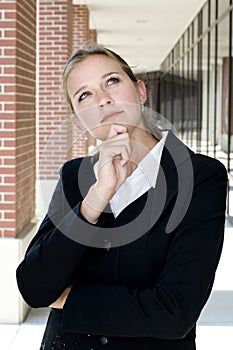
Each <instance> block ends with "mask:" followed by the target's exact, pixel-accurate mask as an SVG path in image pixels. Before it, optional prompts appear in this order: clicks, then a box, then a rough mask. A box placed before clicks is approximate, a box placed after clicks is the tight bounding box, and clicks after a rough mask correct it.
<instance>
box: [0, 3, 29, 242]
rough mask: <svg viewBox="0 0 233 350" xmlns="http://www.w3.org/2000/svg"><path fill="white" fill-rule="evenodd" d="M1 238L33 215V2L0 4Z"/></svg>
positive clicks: (25, 223)
mask: <svg viewBox="0 0 233 350" xmlns="http://www.w3.org/2000/svg"><path fill="white" fill-rule="evenodd" d="M0 20H1V26H0V74H1V79H0V120H1V121H0V136H1V138H0V139H1V141H0V166H1V168H0V193H1V194H0V236H1V237H15V236H16V235H17V234H18V233H19V232H20V231H22V229H23V228H24V227H25V226H26V225H27V224H28V223H29V222H30V221H31V219H32V218H33V217H34V214H35V138H36V137H35V86H36V83H35V71H36V69H35V59H36V0H28V1H16V0H15V1H1V3H0Z"/></svg>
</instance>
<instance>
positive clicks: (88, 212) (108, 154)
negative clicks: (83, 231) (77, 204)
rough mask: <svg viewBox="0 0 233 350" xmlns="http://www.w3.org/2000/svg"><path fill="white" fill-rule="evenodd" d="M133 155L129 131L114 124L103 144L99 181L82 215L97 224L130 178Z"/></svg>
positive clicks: (89, 196)
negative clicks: (122, 185)
mask: <svg viewBox="0 0 233 350" xmlns="http://www.w3.org/2000/svg"><path fill="white" fill-rule="evenodd" d="M130 155H131V147H130V138H129V134H128V130H127V128H126V127H125V126H123V125H118V124H113V125H111V127H110V130H109V134H108V138H107V139H106V140H105V141H104V142H103V143H102V145H101V149H100V156H99V169H98V181H97V183H96V184H95V185H93V186H92V187H91V188H90V189H89V191H88V193H87V195H86V197H85V198H84V200H83V202H82V204H81V208H80V210H81V213H82V215H83V216H84V217H85V218H86V219H87V221H89V222H91V223H95V222H96V221H97V220H98V218H99V216H100V214H101V213H102V211H103V210H104V208H105V207H106V205H107V204H108V202H109V201H110V199H111V198H112V197H113V196H114V194H115V193H116V191H117V189H118V188H119V187H120V186H121V184H122V183H123V182H124V181H125V180H126V178H127V176H128V165H127V161H128V160H129V158H130Z"/></svg>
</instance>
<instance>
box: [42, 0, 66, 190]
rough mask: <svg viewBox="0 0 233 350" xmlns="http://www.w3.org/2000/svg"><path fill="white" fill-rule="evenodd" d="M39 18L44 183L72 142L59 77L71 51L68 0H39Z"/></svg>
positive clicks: (55, 174)
mask: <svg viewBox="0 0 233 350" xmlns="http://www.w3.org/2000/svg"><path fill="white" fill-rule="evenodd" d="M39 18H40V19H39V21H40V23H39V28H40V33H39V177H40V180H43V181H45V182H46V181H47V184H48V183H49V181H50V180H51V181H54V180H55V179H57V177H58V174H59V172H58V170H59V168H60V167H61V165H62V164H63V163H64V161H65V160H66V159H67V158H69V157H70V151H69V147H70V146H69V143H72V142H71V138H72V137H71V124H70V123H69V120H68V118H67V117H68V111H67V107H66V103H65V101H64V97H63V93H62V80H61V76H62V71H63V68H64V65H65V63H66V61H67V59H68V58H69V56H70V54H71V51H72V0H50V1H47V0H40V1H39Z"/></svg>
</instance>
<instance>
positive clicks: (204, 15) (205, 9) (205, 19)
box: [202, 1, 209, 33]
mask: <svg viewBox="0 0 233 350" xmlns="http://www.w3.org/2000/svg"><path fill="white" fill-rule="evenodd" d="M208 11H209V3H208V1H207V2H206V3H205V5H204V7H203V10H202V18H203V20H202V21H203V28H202V32H203V33H205V32H206V31H207V29H208V28H209V16H208V15H209V13H208Z"/></svg>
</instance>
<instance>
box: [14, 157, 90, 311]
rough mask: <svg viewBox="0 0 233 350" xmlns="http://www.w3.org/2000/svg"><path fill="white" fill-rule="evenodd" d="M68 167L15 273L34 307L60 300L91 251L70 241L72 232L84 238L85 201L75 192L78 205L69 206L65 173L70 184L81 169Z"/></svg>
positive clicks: (23, 292)
mask: <svg viewBox="0 0 233 350" xmlns="http://www.w3.org/2000/svg"><path fill="white" fill-rule="evenodd" d="M80 162H81V160H80ZM72 164H73V163H72ZM75 164H77V162H76V163H75ZM66 167H67V164H65V165H64V167H63V168H62V171H61V177H60V179H59V181H58V184H57V186H56V189H55V191H54V194H53V197H52V200H51V203H50V205H49V209H48V213H47V215H46V216H45V218H44V220H43V222H42V224H41V225H40V228H39V230H38V232H37V234H36V236H35V237H34V238H33V240H32V241H31V243H30V244H29V247H28V249H27V251H26V254H25V257H24V259H23V261H22V262H21V264H20V265H19V266H18V268H17V272H16V276H17V282H18V287H19V290H20V292H21V294H22V296H23V298H24V299H25V301H26V302H27V303H28V304H29V305H30V306H32V307H43V306H48V305H50V304H52V303H53V302H54V301H55V300H56V299H57V298H58V297H59V295H60V294H61V293H62V292H63V291H64V289H65V288H66V287H68V286H69V285H70V284H71V278H72V274H73V272H74V271H75V270H76V269H77V268H78V266H79V264H80V263H81V261H82V257H83V256H84V254H85V252H86V250H87V249H88V247H87V246H85V245H82V244H80V243H78V239H77V241H75V240H74V239H72V236H71V237H70V233H72V232H73V231H75V232H77V235H78V234H82V232H79V231H80V230H81V229H80V230H79V228H78V227H77V218H79V219H80V220H83V218H82V215H81V213H80V210H79V207H80V203H81V200H82V197H81V194H80V192H79V189H78V188H77V187H76V188H73V191H74V193H75V196H77V203H78V204H77V205H76V206H75V207H74V208H70V207H69V205H67V203H68V202H67V199H66V196H65V193H64V188H63V181H62V178H63V175H64V174H63V173H65V176H68V179H66V180H67V181H71V174H76V175H75V176H76V177H77V173H76V171H77V170H78V169H77V166H73V165H69V166H68V167H67V168H68V171H66ZM66 173H67V174H66ZM72 176H74V175H72ZM65 207H66V208H65ZM67 207H68V208H67ZM73 237H74V236H73Z"/></svg>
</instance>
